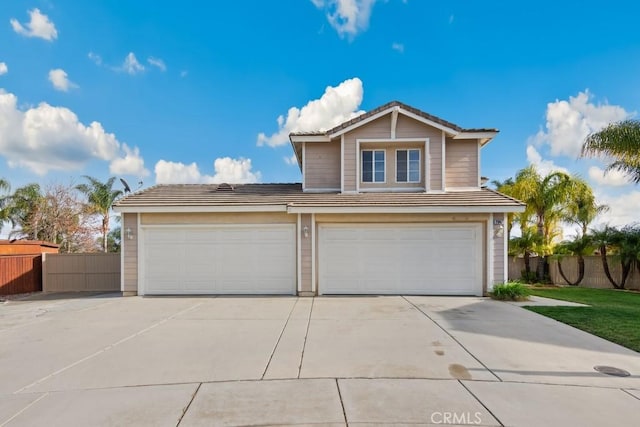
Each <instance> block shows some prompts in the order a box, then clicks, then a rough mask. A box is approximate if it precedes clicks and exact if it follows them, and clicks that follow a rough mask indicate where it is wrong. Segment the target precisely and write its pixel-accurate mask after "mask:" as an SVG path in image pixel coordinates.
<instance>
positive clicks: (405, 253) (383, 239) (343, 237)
mask: <svg viewBox="0 0 640 427" xmlns="http://www.w3.org/2000/svg"><path fill="white" fill-rule="evenodd" d="M481 245H482V228H481V225H480V224H349V225H347V224H344V225H343V224H331V225H329V224H323V225H320V228H319V259H318V262H319V278H318V280H319V289H320V292H321V293H324V294H367V293H371V294H375V293H380V294H451V295H455V294H461V295H481V294H482V246H481Z"/></svg>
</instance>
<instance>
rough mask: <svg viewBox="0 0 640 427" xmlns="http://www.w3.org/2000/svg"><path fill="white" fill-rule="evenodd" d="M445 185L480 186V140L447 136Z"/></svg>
mask: <svg viewBox="0 0 640 427" xmlns="http://www.w3.org/2000/svg"><path fill="white" fill-rule="evenodd" d="M445 175H446V177H445V187H446V188H447V189H450V188H456V187H457V188H469V187H478V175H479V172H478V141H477V140H475V139H473V140H458V139H456V140H453V139H451V138H447V140H446V146H445Z"/></svg>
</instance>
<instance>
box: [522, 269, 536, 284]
mask: <svg viewBox="0 0 640 427" xmlns="http://www.w3.org/2000/svg"><path fill="white" fill-rule="evenodd" d="M520 276H521V278H520V280H522V281H523V282H524V283H536V282H537V281H538V274H537V273H536V272H535V271H530V272H528V273H527V270H522V271H521V272H520Z"/></svg>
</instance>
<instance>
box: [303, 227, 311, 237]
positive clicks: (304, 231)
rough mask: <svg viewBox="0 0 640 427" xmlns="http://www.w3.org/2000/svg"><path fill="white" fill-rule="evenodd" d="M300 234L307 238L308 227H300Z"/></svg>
mask: <svg viewBox="0 0 640 427" xmlns="http://www.w3.org/2000/svg"><path fill="white" fill-rule="evenodd" d="M302 234H303V235H304V237H305V239H306V238H308V237H309V227H307V226H306V225H305V226H304V227H302Z"/></svg>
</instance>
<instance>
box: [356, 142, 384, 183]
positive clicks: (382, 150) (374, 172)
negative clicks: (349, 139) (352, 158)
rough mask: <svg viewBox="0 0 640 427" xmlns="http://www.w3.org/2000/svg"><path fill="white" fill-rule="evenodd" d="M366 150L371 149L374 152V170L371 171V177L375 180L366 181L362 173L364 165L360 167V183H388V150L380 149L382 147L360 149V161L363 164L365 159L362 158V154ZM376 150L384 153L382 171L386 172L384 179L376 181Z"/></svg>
mask: <svg viewBox="0 0 640 427" xmlns="http://www.w3.org/2000/svg"><path fill="white" fill-rule="evenodd" d="M365 151H371V152H372V153H373V158H372V163H371V164H372V171H371V178H372V179H373V181H365V180H364V179H363V176H362V174H363V173H364V167H360V169H361V172H360V176H359V179H360V183H361V184H386V183H387V150H385V149H380V148H363V149H361V150H360V154H359V156H358V157H359V159H358V162H359V163H360V164H361V165H362V163H363V160H362V155H363V154H364V153H365ZM376 152H380V153H382V155H383V159H382V160H383V162H384V165H383V167H382V172H383V174H384V179H383V180H382V181H376Z"/></svg>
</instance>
